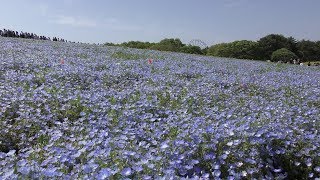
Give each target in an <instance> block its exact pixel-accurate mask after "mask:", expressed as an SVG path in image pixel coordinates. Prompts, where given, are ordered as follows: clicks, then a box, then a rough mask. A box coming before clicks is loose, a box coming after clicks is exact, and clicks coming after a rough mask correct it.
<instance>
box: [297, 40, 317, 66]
mask: <svg viewBox="0 0 320 180" xmlns="http://www.w3.org/2000/svg"><path fill="white" fill-rule="evenodd" d="M297 47H298V49H299V55H300V57H301V59H302V61H304V62H305V61H307V60H319V59H320V42H319V41H318V42H313V41H307V40H302V41H300V42H298V43H297Z"/></svg>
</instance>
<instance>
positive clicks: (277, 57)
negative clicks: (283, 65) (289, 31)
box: [271, 48, 298, 62]
mask: <svg viewBox="0 0 320 180" xmlns="http://www.w3.org/2000/svg"><path fill="white" fill-rule="evenodd" d="M293 59H298V56H297V55H296V54H294V53H293V52H292V51H290V50H288V49H286V48H281V49H278V50H276V51H274V52H273V53H272V55H271V60H272V61H274V62H277V61H282V62H291V60H293Z"/></svg>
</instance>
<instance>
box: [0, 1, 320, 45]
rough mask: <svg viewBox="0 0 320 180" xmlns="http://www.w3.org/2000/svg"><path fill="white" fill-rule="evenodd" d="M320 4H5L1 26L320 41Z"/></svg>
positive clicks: (73, 36) (102, 34) (73, 33)
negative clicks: (270, 36) (273, 35)
mask: <svg viewBox="0 0 320 180" xmlns="http://www.w3.org/2000/svg"><path fill="white" fill-rule="evenodd" d="M319 19H320V0H50V1H49V0H3V1H0V28H1V29H2V28H9V29H12V30H17V31H25V32H33V33H36V34H38V35H45V36H49V37H53V36H57V37H61V38H64V39H67V40H71V41H81V42H91V43H93V42H95V43H104V42H116V43H119V42H123V41H129V40H139V41H150V42H158V41H159V40H161V39H163V38H173V37H174V38H180V39H181V40H182V41H183V42H184V43H188V42H189V41H190V40H192V39H201V40H203V41H204V42H206V43H207V44H208V45H211V44H216V43H219V42H229V41H234V40H242V39H248V40H257V39H259V38H260V37H263V36H265V35H267V34H270V33H279V34H284V35H285V36H293V37H295V38H297V39H310V40H320V23H319V22H320V20H319Z"/></svg>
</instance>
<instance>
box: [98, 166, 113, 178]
mask: <svg viewBox="0 0 320 180" xmlns="http://www.w3.org/2000/svg"><path fill="white" fill-rule="evenodd" d="M111 175H112V174H111V172H110V169H109V168H103V169H101V170H100V171H99V174H98V175H97V177H96V178H97V179H101V180H102V179H108V177H110V176H111Z"/></svg>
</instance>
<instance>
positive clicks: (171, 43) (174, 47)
mask: <svg viewBox="0 0 320 180" xmlns="http://www.w3.org/2000/svg"><path fill="white" fill-rule="evenodd" d="M183 46H184V44H183V43H182V42H181V40H180V39H178V38H176V39H173V38H171V39H163V40H161V41H160V42H159V43H157V44H155V45H153V46H151V47H150V49H153V50H159V51H172V52H179V51H180V48H182V47H183Z"/></svg>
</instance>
